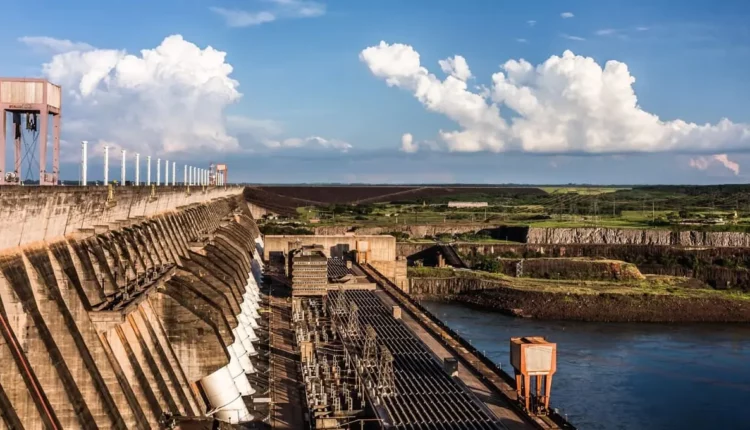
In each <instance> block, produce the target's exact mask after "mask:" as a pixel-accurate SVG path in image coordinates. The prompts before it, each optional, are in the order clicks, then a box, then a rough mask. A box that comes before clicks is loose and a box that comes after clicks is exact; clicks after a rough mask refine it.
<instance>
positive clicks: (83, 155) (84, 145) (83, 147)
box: [81, 140, 89, 187]
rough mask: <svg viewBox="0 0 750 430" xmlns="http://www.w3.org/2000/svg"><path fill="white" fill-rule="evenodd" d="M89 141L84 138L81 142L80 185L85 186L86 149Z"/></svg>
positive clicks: (86, 168) (86, 180)
mask: <svg viewBox="0 0 750 430" xmlns="http://www.w3.org/2000/svg"><path fill="white" fill-rule="evenodd" d="M88 144H89V142H88V141H86V140H84V141H82V142H81V185H83V186H84V187H85V186H86V183H87V182H88V179H87V177H86V176H87V175H86V172H87V170H88V167H89V166H88V155H87V154H86V150H87V147H88Z"/></svg>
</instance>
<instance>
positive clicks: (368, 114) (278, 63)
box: [0, 0, 750, 184]
mask: <svg viewBox="0 0 750 430" xmlns="http://www.w3.org/2000/svg"><path fill="white" fill-rule="evenodd" d="M4 7H5V11H6V12H7V16H12V17H14V18H13V19H10V20H6V23H7V24H8V25H4V26H3V27H0V49H1V50H2V52H4V60H3V61H2V62H0V76H37V75H41V74H43V73H46V74H47V76H50V78H52V77H58V79H59V80H63V81H64V82H58V83H60V84H62V85H64V86H65V89H68V88H69V87H70V88H74V89H75V88H77V85H76V84H78V83H80V81H81V79H82V77H83V76H85V74H86V73H87V72H90V71H91V69H88V70H83V71H81V70H78V69H79V68H80V67H81V66H80V64H81V63H82V62H83V61H82V60H81V58H83V57H76V58H78V59H79V60H78V61H76V58H74V57H73V56H69V57H67V59H66V60H65V61H62V60H60V61H59V63H58V67H57V68H55V69H53V72H49V69H48V70H47V71H45V72H43V71H42V65H43V64H44V63H50V62H51V61H52V57H53V55H56V54H57V55H68V54H65V51H66V49H80V48H81V47H82V46H85V45H83V44H87V45H90V46H85V49H83V51H90V52H94V53H96V52H99V51H97V50H104V49H115V50H122V51H126V52H127V53H129V54H133V55H136V56H140V50H143V49H148V50H153V49H155V48H156V47H157V46H159V45H160V44H161V43H162V41H163V40H164V39H165V38H166V37H168V36H170V35H181V36H182V38H183V39H184V41H185V42H186V43H190V44H194V45H196V46H197V47H198V48H199V49H201V50H202V49H205V48H206V47H207V46H211V47H213V48H215V49H216V50H218V51H222V52H225V53H226V57H225V59H224V62H225V63H228V64H230V65H231V66H232V68H233V70H232V72H231V74H228V75H227V76H222V79H225V78H226V79H233V80H234V81H236V82H237V83H238V86H237V87H236V92H237V93H241V97H235V98H234V99H233V100H231V102H228V103H219V102H216V101H215V99H211V102H207V103H202V102H196V103H197V105H196V106H197V107H195V109H193V108H190V112H192V113H195V114H196V115H197V117H196V118H213V119H215V121H213V122H209V121H208V120H206V121H207V123H206V124H204V125H205V127H203V128H200V127H193V128H192V129H190V127H189V125H190V124H188V126H186V128H187V129H188V130H187V131H185V132H184V133H182V132H181V133H180V134H177V135H175V134H174V130H177V129H180V124H178V123H176V121H177V120H176V119H175V117H179V116H184V117H185V118H186V121H187V122H192V123H195V121H190V117H189V114H187V115H183V114H182V112H181V111H180V109H182V108H181V106H185V105H186V103H188V102H186V101H185V100H191V101H192V100H195V97H191V98H189V99H188V98H185V99H182V98H179V97H177V96H175V97H177V98H175V100H173V101H171V102H170V104H168V105H169V106H172V107H173V108H174V109H175V115H168V116H165V119H164V120H160V119H159V118H160V117H159V116H158V115H159V112H161V113H163V112H164V111H163V110H162V109H155V108H154V110H153V111H150V112H149V115H148V116H147V118H154V119H155V121H156V122H159V123H164V122H166V121H169V122H175V123H174V124H171V125H170V126H169V130H167V131H163V130H158V129H157V130H156V131H154V130H151V129H150V128H151V125H149V124H148V123H147V122H146V123H139V122H138V121H137V120H133V121H135V122H134V123H130V124H128V127H127V130H123V131H122V132H121V133H119V132H118V133H116V132H114V131H112V130H116V129H117V127H118V117H119V118H121V115H124V114H123V112H127V110H125V108H126V107H127V109H138V106H139V103H158V102H160V101H161V100H163V99H164V97H169V96H172V95H174V93H176V92H179V91H181V90H182V89H181V88H169V89H164V88H163V84H164V81H159V76H158V73H160V72H158V70H162V69H161V68H159V67H157V68H156V69H154V70H157V72H154V73H156V75H154V76H155V77H154V81H153V85H162V87H159V88H157V90H153V88H156V87H150V88H151V89H152V90H151V94H160V96H159V97H158V98H157V97H156V96H154V97H153V98H149V97H147V96H145V97H144V96H143V94H138V93H135V92H134V91H136V90H133V87H132V86H128V85H126V84H118V85H120V86H119V87H118V88H114V89H113V88H112V87H113V85H112V84H107V82H106V80H105V81H102V82H100V84H99V86H98V87H97V91H96V94H94V95H92V94H84V96H83V97H80V98H79V99H74V95H72V94H71V95H68V94H67V92H66V99H65V107H64V109H66V110H65V114H64V123H63V139H65V140H66V143H67V145H66V146H64V149H65V150H66V154H65V155H64V156H63V160H64V165H63V177H71V179H72V178H75V177H76V176H77V174H78V173H77V172H78V170H77V166H76V163H75V161H76V157H77V156H78V150H77V146H76V144H77V142H78V140H79V139H81V138H85V139H88V140H90V141H92V142H103V141H106V142H108V143H110V144H111V145H114V146H118V147H122V148H126V149H128V150H132V151H141V152H147V151H149V150H151V149H153V150H154V152H155V154H154V156H156V154H157V153H158V154H160V155H162V156H163V157H164V158H170V159H174V160H178V161H179V162H188V161H193V162H194V164H198V163H203V162H205V160H206V159H207V158H210V159H213V160H215V161H227V162H228V164H229V167H230V170H231V171H232V174H231V176H232V178H233V179H237V180H246V181H253V182H350V181H351V182H475V183H500V182H525V183H568V182H591V183H605V184H606V183H644V182H651V183H653V182H658V183H725V182H746V181H747V179H748V178H747V177H746V176H748V173H747V172H746V171H745V169H746V168H747V169H748V170H750V155H747V154H746V153H745V151H746V149H747V148H748V146H750V140H742V139H740V138H738V136H742V132H743V130H747V128H745V125H746V124H748V123H750V104H748V103H747V99H748V95H750V80H749V79H747V70H748V66H750V24H748V23H750V3H748V2H746V1H729V0H727V1H722V2H711V1H702V0H701V1H681V2H679V7H676V4H675V2H670V1H653V0H652V1H632V0H631V1H619V0H612V1H572V0H571V1H561V0H550V1H527V2H521V1H499V0H495V1H491V0H482V1H479V0H477V1H466V2H454V1H445V0H432V1H379V2H364V1H361V2H353V1H338V0H334V1H320V2H310V1H301V0H257V1H250V0H248V1H228V0H216V1H207V0H181V1H176V0H160V1H151V2H142V1H131V2H127V3H126V2H108V3H106V4H104V3H101V2H93V1H78V2H75V5H74V6H71V5H70V4H69V3H68V4H66V3H63V2H46V1H43V2H39V4H38V6H37V7H35V10H34V15H33V16H32V14H30V13H28V7H26V6H24V5H23V4H22V3H18V2H16V3H9V4H7V5H5V6H4ZM220 10H223V11H224V12H225V13H224V14H222V13H220V12H219V11H220ZM261 12H265V13H266V15H253V14H258V13H261ZM566 12H568V13H571V14H572V15H573V16H572V17H569V18H564V17H563V16H562V14H564V13H566ZM257 16H265V17H266V18H265V19H264V20H265V21H267V22H262V23H259V24H258V23H254V22H251V21H253V20H254V18H255V17H257ZM269 16H273V19H272V20H271V19H268V17H269ZM227 17H229V18H227ZM241 18H245V19H244V21H245V22H239V24H246V25H236V24H238V22H232V19H234V20H235V21H242V19H241ZM532 21H533V22H532ZM232 24H234V25H232ZM24 37H26V38H37V39H22V38H24ZM40 37H46V38H52V39H55V40H59V41H70V42H74V43H77V44H78V45H70V46H67V48H66V47H65V46H63V47H61V45H59V44H58V45H52V44H51V42H49V40H51V39H47V41H46V42H43V41H40V39H38V38H40ZM23 40H26V42H24V41H23ZM381 40H383V41H386V42H387V43H388V44H396V43H398V44H403V45H408V46H409V47H410V48H411V49H413V51H415V52H418V53H419V60H420V64H421V66H422V67H425V68H427V69H428V70H429V72H430V73H432V74H434V75H436V76H437V77H438V78H439V79H440V80H444V79H446V74H445V73H443V72H442V71H441V67H440V66H439V65H438V61H439V60H442V59H446V58H449V57H453V56H456V55H459V56H461V57H462V58H463V59H465V60H466V63H468V66H469V67H470V69H471V78H469V80H467V86H468V90H469V91H471V92H474V93H478V92H480V90H479V89H476V87H477V86H485V87H491V86H492V79H491V78H492V75H493V74H494V73H497V72H499V71H501V69H500V65H501V64H504V63H505V62H506V61H508V60H511V59H516V60H520V59H525V60H527V61H528V62H529V63H530V64H531V65H533V66H537V65H540V64H542V63H545V61H547V60H548V59H549V58H550V57H551V56H553V55H557V56H562V55H563V52H564V51H565V50H571V51H573V53H575V54H576V55H577V56H582V57H591V58H592V59H593V60H594V61H595V62H596V63H597V64H598V65H600V66H601V67H604V64H605V63H606V62H607V61H609V60H617V61H619V62H622V63H625V64H627V68H628V71H629V74H630V75H632V76H633V77H635V83H634V84H633V85H632V88H633V90H634V91H635V94H636V95H637V97H638V106H639V107H640V109H642V110H643V111H645V112H648V113H651V114H654V115H657V116H658V117H659V118H660V119H661V120H663V121H673V120H677V119H680V120H684V121H685V122H687V123H696V124H699V125H702V124H705V123H711V124H715V123H717V122H718V121H719V120H721V119H722V118H728V119H729V120H731V121H732V123H733V124H734V125H735V126H736V130H735V131H736V132H735V133H734V134H731V135H729V136H727V135H724V134H719V133H710V134H706V135H705V136H704V135H701V136H700V139H701V142H699V143H696V142H693V141H692V140H691V141H690V142H687V141H686V142H679V143H678V144H676V145H674V147H669V148H668V150H666V151H663V152H657V153H651V151H649V152H648V153H641V147H640V146H638V147H635V146H632V145H630V146H629V144H628V143H627V142H626V143H621V144H617V145H614V144H613V145H614V146H612V147H611V149H610V150H607V151H605V152H606V154H604V155H601V154H597V153H596V151H593V152H592V150H591V146H589V145H587V144H585V143H580V144H579V142H569V143H568V146H567V147H566V149H564V150H558V149H555V150H550V149H547V146H544V145H543V146H544V148H545V149H543V150H542V151H541V152H539V151H534V150H529V148H531V147H533V146H534V145H533V142H529V141H524V139H523V138H522V137H519V136H521V135H523V134H524V133H523V131H518V132H514V133H515V134H513V133H511V132H508V133H500V139H501V140H503V142H505V143H504V144H503V145H504V146H502V145H501V146H502V148H500V149H498V148H499V147H498V146H497V145H496V144H495V143H493V142H495V141H494V140H493V139H492V138H490V137H488V136H484V137H477V139H478V140H479V141H486V143H482V144H480V145H479V146H478V147H477V148H474V149H470V147H471V145H472V144H473V143H472V142H468V143H467V142H466V141H465V140H461V142H459V141H455V142H453V143H451V142H450V141H448V140H446V139H443V138H442V136H441V134H440V131H441V130H443V131H454V130H463V129H465V128H466V127H464V125H463V124H457V121H456V117H455V116H451V114H450V112H453V111H452V110H450V109H452V108H446V109H447V110H445V109H444V110H440V109H438V110H437V111H436V110H435V109H431V108H429V106H428V105H429V103H430V102H429V101H428V102H426V103H427V104H425V103H424V102H421V101H420V100H417V99H416V98H415V95H414V92H415V90H414V88H413V86H412V82H416V81H408V82H407V81H402V82H401V84H399V85H395V86H389V85H387V84H386V79H387V78H388V77H389V76H390V77H392V75H389V76H386V75H380V76H378V75H377V73H376V72H375V71H374V70H375V69H374V67H377V65H376V64H375V63H373V61H374V60H372V61H368V60H362V59H360V53H361V52H362V51H363V50H364V49H366V48H368V47H373V46H377V45H378V43H379V42H380V41H381ZM382 51H383V52H384V53H386V54H388V52H386V50H382ZM388 58H389V60H388V61H390V58H391V57H388ZM384 61H385V60H384ZM172 66H174V64H172ZM119 67H120V66H117V67H115V68H114V69H113V70H112V72H111V73H112V75H111V76H112V79H113V80H116V79H115V75H116V74H117V73H118V71H117V70H119V69H118V68H119ZM149 70H151V69H149ZM212 70H213V69H212ZM151 71H153V70H151ZM50 73H52V75H50ZM66 83H67V84H68V85H65V84H66ZM584 83H585V81H584ZM548 84H549V81H548ZM149 85H151V84H149ZM186 85H187V84H186ZM190 85H193V84H190ZM538 85H539V91H540V92H539V94H541V93H544V91H543V89H544V88H547V89H549V87H544V85H545V84H544V83H542V82H541V81H540V82H539V83H538ZM550 85H551V84H550ZM126 87H127V88H126ZM196 88H197V87H196V86H194V85H193V86H190V87H189V90H190V94H193V95H194V94H195V92H196V91H197V92H199V93H201V94H203V93H205V91H199V90H198V89H196ZM162 90H163V91H165V92H164V93H163V94H161V93H158V92H156V91H162ZM107 91H111V92H113V93H115V92H116V91H119V92H117V93H116V94H117V95H118V97H122V98H121V99H123V100H124V99H125V97H126V99H127V101H128V103H129V104H127V105H124V104H123V103H118V108H117V109H120V110H114V109H115V108H114V107H113V108H112V109H111V110H104V109H98V108H97V109H93V108H92V106H93V105H94V104H96V105H97V106H102V105H101V102H102V101H103V100H106V97H107V95H106V92H107ZM560 93H562V89H561V90H560ZM181 96H182V95H180V97H181ZM94 102H96V103H94ZM446 103H447V102H446ZM490 104H491V102H489V101H488V105H490ZM558 107H559V106H558ZM579 107H580V106H579ZM149 109H151V108H149ZM499 109H500V114H501V115H502V116H503V117H504V118H505V120H507V121H508V122H512V121H513V118H516V117H518V116H522V115H520V114H518V113H517V112H513V111H512V110H509V109H508V108H507V106H500V108H499ZM584 110H585V109H584ZM98 111H102V112H99V113H102V114H104V113H106V114H108V115H110V116H109V120H111V121H112V124H109V123H107V122H106V121H108V120H107V118H96V126H91V127H87V123H86V120H87V119H89V118H90V119H92V120H93V118H94V117H93V115H94V114H95V113H97V112H98ZM567 111H568V110H567V109H563V110H562V111H561V112H567ZM196 112H197V113H196ZM446 112H449V113H446ZM165 115H166V114H165ZM113 116H115V117H113ZM579 119H580V118H579ZM103 121H104V124H103ZM217 121H223V122H224V124H223V125H222V126H220V127H219V126H218V125H217V124H218V122H217ZM580 121H581V124H583V128H584V129H587V127H589V126H588V125H586V122H585V120H584V119H580ZM71 122H72V124H71ZM470 122H471V121H470ZM532 122H533V121H532ZM68 124H70V126H69V127H66V125H68ZM138 124H140V125H139V126H136V125H138ZM577 124H578V123H577ZM105 125H106V126H107V128H106V129H104V126H105ZM212 126H217V127H219V131H215V130H212V131H210V133H211V134H212V135H213V134H216V133H218V134H220V135H222V138H221V142H223V143H220V144H216V143H209V144H204V143H202V142H201V139H202V138H204V137H205V135H203V134H201V133H202V131H201V130H204V131H205V130H206V129H209V128H210V127H212ZM599 126H600V127H601V128H604V129H612V128H617V127H619V124H611V123H609V122H607V121H605V122H603V123H602V124H600V125H599ZM165 127H166V126H165ZM536 127H542V125H540V124H531V128H532V129H535V128H536ZM157 128H158V127H157ZM469 129H472V127H469ZM480 129H481V130H482V131H486V130H485V128H483V126H477V127H475V128H474V130H480ZM597 130H598V129H597ZM139 133H142V135H141V134H139ZM170 133H172V134H170ZM186 133H192V134H190V135H187V134H186ZM207 133H208V132H207ZM405 133H409V134H410V135H412V136H413V140H414V142H418V146H419V150H417V151H416V152H404V151H402V150H401V149H402V148H401V145H402V136H403V135H404V134H405ZM471 136H474V135H473V134H472V135H471ZM471 136H469V138H471ZM566 136H567V138H568V139H571V137H570V136H571V135H569V134H568V135H566ZM174 139H181V141H185V142H188V143H185V145H183V146H180V145H177V146H175V145H174V144H170V143H168V142H171V141H173V140H174ZM316 139H320V140H316ZM483 139H484V140H483ZM665 139H666V138H665ZM230 140H231V142H230ZM667 140H669V139H667ZM134 141H138V142H141V143H142V144H143V145H145V146H143V147H141V146H138V145H137V144H134V143H133V142H134ZM145 142H148V144H146V143H145ZM320 142H326V143H325V144H323V143H320ZM660 142H661V141H659V140H655V142H654V145H655V146H658V145H659V144H660ZM493 145H494V146H493ZM537 147H538V146H537ZM93 153H94V157H96V151H94V152H93ZM66 155H67V156H66ZM722 155H725V156H722ZM98 163H100V161H99V160H98V159H97V158H93V159H92V160H91V165H92V169H96V168H97V167H96V166H98ZM114 163H116V165H118V164H119V162H114ZM735 165H736V167H734V166H735ZM91 176H92V175H91V174H90V177H91ZM94 176H96V174H94ZM115 176H116V175H115Z"/></svg>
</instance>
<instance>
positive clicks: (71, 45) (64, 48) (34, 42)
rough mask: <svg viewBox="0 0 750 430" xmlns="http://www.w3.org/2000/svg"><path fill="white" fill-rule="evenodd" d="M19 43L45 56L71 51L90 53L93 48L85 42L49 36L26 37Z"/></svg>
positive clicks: (20, 39) (20, 38) (19, 39)
mask: <svg viewBox="0 0 750 430" xmlns="http://www.w3.org/2000/svg"><path fill="white" fill-rule="evenodd" d="M18 41H19V42H21V43H23V44H25V45H28V46H30V47H31V48H33V49H34V50H36V51H38V52H41V53H44V54H50V53H51V54H59V53H62V52H70V51H90V50H92V49H94V47H93V46H91V45H89V44H88V43H84V42H73V41H71V40H68V39H55V38H54V37H47V36H24V37H19V38H18Z"/></svg>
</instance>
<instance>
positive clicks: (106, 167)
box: [104, 145, 109, 185]
mask: <svg viewBox="0 0 750 430" xmlns="http://www.w3.org/2000/svg"><path fill="white" fill-rule="evenodd" d="M108 183H109V146H107V145H104V185H107V184H108Z"/></svg>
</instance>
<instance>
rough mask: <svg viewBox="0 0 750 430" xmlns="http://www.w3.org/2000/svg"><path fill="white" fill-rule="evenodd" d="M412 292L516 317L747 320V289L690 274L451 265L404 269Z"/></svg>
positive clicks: (749, 310)
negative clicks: (528, 271)
mask: <svg viewBox="0 0 750 430" xmlns="http://www.w3.org/2000/svg"><path fill="white" fill-rule="evenodd" d="M409 275H410V280H409V286H410V294H412V296H414V297H418V298H422V299H429V300H436V301H443V302H449V303H461V304H465V305H469V306H472V307H477V308H482V309H487V310H493V311H498V312H502V313H504V314H508V315H513V316H516V317H522V318H537V319H548V320H571V321H598V322H666V323H682V322H711V323H718V322H722V323H750V294H747V293H740V292H728V291H717V290H713V289H710V288H707V287H706V285H705V284H703V283H701V282H699V281H696V280H695V279H690V278H682V277H673V276H646V279H644V280H629V281H622V282H603V281H578V280H547V279H528V278H512V277H508V276H504V275H499V274H490V273H482V272H473V271H465V270H455V271H454V270H452V269H434V268H422V269H410V271H409Z"/></svg>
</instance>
